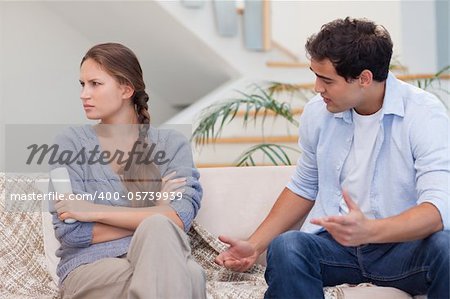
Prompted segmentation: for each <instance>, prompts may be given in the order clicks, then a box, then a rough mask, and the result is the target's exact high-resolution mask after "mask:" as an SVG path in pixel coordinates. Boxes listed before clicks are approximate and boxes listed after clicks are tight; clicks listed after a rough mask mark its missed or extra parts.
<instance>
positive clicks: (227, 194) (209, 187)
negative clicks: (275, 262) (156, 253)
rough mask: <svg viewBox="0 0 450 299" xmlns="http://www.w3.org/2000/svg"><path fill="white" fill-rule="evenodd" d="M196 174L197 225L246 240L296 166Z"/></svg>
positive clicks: (223, 170)
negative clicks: (198, 188) (199, 192)
mask: <svg viewBox="0 0 450 299" xmlns="http://www.w3.org/2000/svg"><path fill="white" fill-rule="evenodd" d="M199 171H200V183H201V185H202V187H203V199H202V202H201V208H200V211H199V213H198V215H197V218H196V221H197V223H198V224H200V225H201V226H203V227H204V228H205V229H206V230H207V231H209V232H210V233H212V234H213V235H215V236H219V235H227V236H230V237H234V238H239V239H246V238H248V237H249V236H250V235H251V233H252V232H253V231H254V230H255V229H256V228H257V227H258V225H259V224H260V223H261V222H262V221H263V220H264V218H265V217H266V216H267V214H268V213H269V211H270V209H271V207H272V205H273V204H274V203H275V201H276V199H277V198H278V195H279V194H280V193H281V191H282V190H283V189H284V187H285V186H286V184H287V183H288V182H289V180H290V178H291V176H292V174H293V173H294V171H295V166H256V167H221V168H200V169H199ZM297 227H300V224H298V225H297ZM263 259H264V258H262V259H261V260H260V262H262V263H263Z"/></svg>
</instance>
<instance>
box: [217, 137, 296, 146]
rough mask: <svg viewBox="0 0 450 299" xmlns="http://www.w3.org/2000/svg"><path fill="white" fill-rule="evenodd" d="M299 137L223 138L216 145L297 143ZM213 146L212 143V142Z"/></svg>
mask: <svg viewBox="0 0 450 299" xmlns="http://www.w3.org/2000/svg"><path fill="white" fill-rule="evenodd" d="M297 141H298V136H296V135H288V136H267V137H260V136H249V137H221V138H217V139H216V140H215V141H214V143H215V144H240V143H297ZM211 144H212V142H211Z"/></svg>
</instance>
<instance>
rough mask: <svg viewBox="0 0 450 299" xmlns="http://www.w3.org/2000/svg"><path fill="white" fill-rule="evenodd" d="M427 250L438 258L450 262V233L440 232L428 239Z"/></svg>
mask: <svg viewBox="0 0 450 299" xmlns="http://www.w3.org/2000/svg"><path fill="white" fill-rule="evenodd" d="M426 242H427V250H428V251H429V252H430V253H431V254H432V255H433V256H435V257H436V258H439V259H443V260H444V261H447V262H448V260H449V248H450V231H439V232H436V233H434V234H432V235H431V236H429V237H428V238H427V239H426Z"/></svg>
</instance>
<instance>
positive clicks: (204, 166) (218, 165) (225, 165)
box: [195, 163, 274, 168]
mask: <svg viewBox="0 0 450 299" xmlns="http://www.w3.org/2000/svg"><path fill="white" fill-rule="evenodd" d="M195 166H196V167H197V168H215V167H238V166H236V165H234V164H231V163H195ZM256 166H274V165H273V164H270V163H256ZM243 167H246V166H243Z"/></svg>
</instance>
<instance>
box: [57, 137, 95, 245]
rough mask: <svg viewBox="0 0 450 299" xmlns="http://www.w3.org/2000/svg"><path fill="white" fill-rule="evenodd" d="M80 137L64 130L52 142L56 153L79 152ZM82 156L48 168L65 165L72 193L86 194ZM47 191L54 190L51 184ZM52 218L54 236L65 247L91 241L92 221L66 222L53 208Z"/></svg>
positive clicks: (89, 243) (88, 243)
mask: <svg viewBox="0 0 450 299" xmlns="http://www.w3.org/2000/svg"><path fill="white" fill-rule="evenodd" d="M79 140H80V139H79V138H77V136H76V135H75V133H74V131H73V130H67V131H64V133H62V134H60V135H58V136H57V137H56V139H55V142H54V144H55V145H57V146H58V150H57V155H58V156H59V155H61V154H62V153H63V152H64V151H68V152H70V153H72V155H76V154H78V153H80V150H81V147H82V146H81V144H80V141H79ZM81 159H82V157H81V156H80V157H78V158H77V159H76V161H74V162H72V163H70V162H69V163H64V164H58V163H57V164H51V165H50V170H53V169H55V168H58V167H65V168H66V169H67V170H68V172H69V177H70V182H71V185H72V193H74V194H87V192H85V190H86V188H85V186H84V179H83V169H82V166H83V163H77V162H81ZM49 191H54V187H53V185H52V184H50V186H49ZM50 212H51V214H52V219H53V227H54V229H55V236H56V238H57V239H58V240H59V242H60V243H61V244H62V245H63V246H67V247H88V246H89V245H91V242H92V229H93V226H94V223H93V222H81V221H76V222H75V223H72V224H67V223H65V222H64V221H61V220H59V218H58V215H57V213H56V211H55V210H54V209H53V210H51V211H50Z"/></svg>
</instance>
